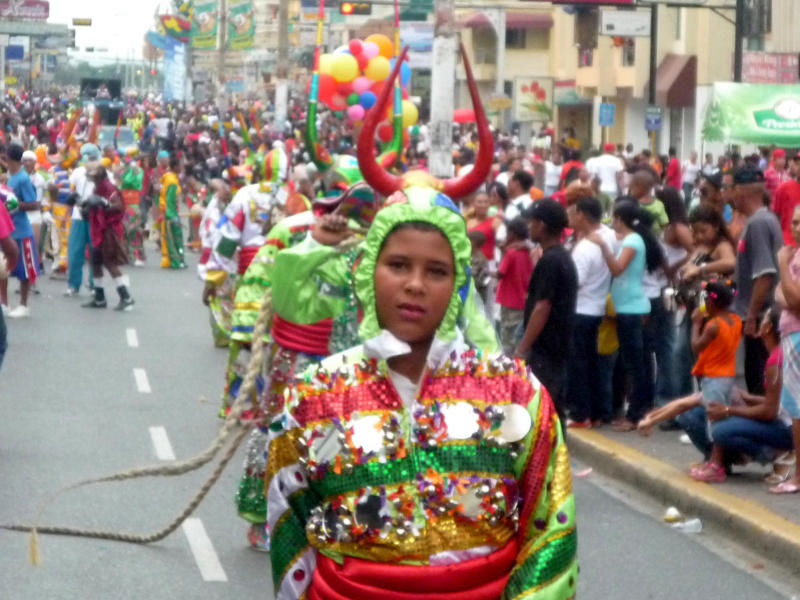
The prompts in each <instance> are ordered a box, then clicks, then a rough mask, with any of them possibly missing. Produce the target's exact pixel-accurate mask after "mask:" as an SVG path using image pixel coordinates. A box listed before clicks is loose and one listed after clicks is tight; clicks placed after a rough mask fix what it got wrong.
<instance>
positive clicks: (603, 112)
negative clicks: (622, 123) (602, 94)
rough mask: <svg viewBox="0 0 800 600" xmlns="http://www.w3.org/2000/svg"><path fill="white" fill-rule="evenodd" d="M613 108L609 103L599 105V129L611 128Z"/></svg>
mask: <svg viewBox="0 0 800 600" xmlns="http://www.w3.org/2000/svg"><path fill="white" fill-rule="evenodd" d="M615 108H616V107H615V106H614V105H613V104H611V103H610V102H603V103H602V104H601V105H600V114H599V115H598V119H599V122H600V127H611V126H612V125H613V124H614V110H615Z"/></svg>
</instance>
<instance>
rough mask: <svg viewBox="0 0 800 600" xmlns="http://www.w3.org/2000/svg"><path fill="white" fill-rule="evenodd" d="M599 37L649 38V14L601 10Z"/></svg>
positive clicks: (644, 12)
mask: <svg viewBox="0 0 800 600" xmlns="http://www.w3.org/2000/svg"><path fill="white" fill-rule="evenodd" d="M600 35H612V36H615V37H650V12H649V11H635V10H601V11H600Z"/></svg>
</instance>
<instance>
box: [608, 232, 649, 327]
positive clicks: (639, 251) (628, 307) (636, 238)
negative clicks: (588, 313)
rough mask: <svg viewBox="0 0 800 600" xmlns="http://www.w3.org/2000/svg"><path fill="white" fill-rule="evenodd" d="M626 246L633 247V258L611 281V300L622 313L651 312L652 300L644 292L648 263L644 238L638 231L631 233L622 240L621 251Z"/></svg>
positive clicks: (641, 313)
mask: <svg viewBox="0 0 800 600" xmlns="http://www.w3.org/2000/svg"><path fill="white" fill-rule="evenodd" d="M625 248H633V250H634V255H633V259H632V260H631V262H630V263H628V266H627V267H625V270H624V271H623V272H622V273H620V274H619V275H618V276H617V277H615V278H614V280H613V281H612V282H611V300H612V301H613V302H614V310H616V311H617V314H621V315H629V314H630V315H646V314H649V313H650V300H648V299H647V296H646V295H645V293H644V288H643V287H642V278H643V277H644V269H645V266H646V264H647V262H646V260H645V252H647V250H646V249H645V245H644V240H643V239H642V236H640V235H639V234H638V233H629V234H628V235H627V236H625V239H624V240H622V245H621V247H620V253H622V251H623V250H624V249H625Z"/></svg>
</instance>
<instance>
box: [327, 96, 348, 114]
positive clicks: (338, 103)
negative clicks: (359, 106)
mask: <svg viewBox="0 0 800 600" xmlns="http://www.w3.org/2000/svg"><path fill="white" fill-rule="evenodd" d="M327 104H328V106H330V107H331V109H332V110H345V109H346V108H347V101H346V100H345V98H344V97H343V96H341V95H339V94H333V95H332V96H331V97H330V98H329V99H328V100H327Z"/></svg>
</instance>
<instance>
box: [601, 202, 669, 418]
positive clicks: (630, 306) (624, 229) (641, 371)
mask: <svg viewBox="0 0 800 600" xmlns="http://www.w3.org/2000/svg"><path fill="white" fill-rule="evenodd" d="M647 217H648V215H647V214H646V213H645V212H644V211H643V210H642V209H640V208H639V206H638V204H637V203H636V201H635V200H634V199H632V198H627V197H623V198H619V199H618V200H617V203H616V206H615V207H614V220H613V223H612V225H613V228H614V231H615V232H616V234H617V238H618V239H619V240H620V245H619V252H618V253H617V254H616V255H614V253H613V251H612V249H611V248H609V247H608V246H607V245H606V244H605V242H604V241H603V239H602V238H601V237H600V236H599V235H597V234H596V233H593V234H591V235H589V236H588V238H587V239H588V240H589V241H591V242H594V243H595V244H597V245H598V246H600V249H601V250H602V252H603V258H605V261H606V264H607V265H608V269H609V270H610V271H611V275H612V276H613V277H614V280H613V282H612V283H611V300H612V301H613V302H614V309H615V310H616V313H617V334H618V337H619V346H620V358H621V359H622V364H623V367H624V369H625V372H626V374H627V375H629V376H630V379H631V382H632V385H631V393H630V398H629V402H628V410H627V412H626V414H625V417H624V418H623V419H621V420H619V421H617V422H616V423H615V427H614V428H615V429H616V430H618V431H631V430H633V429H635V427H636V423H637V422H638V421H639V420H640V419H641V418H642V417H643V416H644V414H645V413H646V412H647V411H648V410H649V409H650V408H651V406H652V405H653V395H654V390H653V377H652V375H649V374H648V371H647V369H648V364H649V363H648V361H647V357H646V355H645V342H644V318H645V316H646V315H649V314H650V301H649V300H648V299H647V296H646V295H645V292H644V288H643V287H642V277H643V276H644V273H645V269H647V271H650V272H652V271H655V270H656V269H658V268H659V267H660V266H661V264H662V262H663V259H664V254H663V250H662V248H661V245H660V244H659V243H658V240H657V239H656V238H655V236H654V235H653V233H652V231H651V230H650V225H649V224H650V220H649V219H648V218H647Z"/></svg>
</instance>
